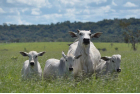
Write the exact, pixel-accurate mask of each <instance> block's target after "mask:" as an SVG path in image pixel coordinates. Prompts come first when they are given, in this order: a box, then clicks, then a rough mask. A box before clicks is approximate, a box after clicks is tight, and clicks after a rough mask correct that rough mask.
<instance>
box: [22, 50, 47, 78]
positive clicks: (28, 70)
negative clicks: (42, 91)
mask: <svg viewBox="0 0 140 94" xmlns="http://www.w3.org/2000/svg"><path fill="white" fill-rule="evenodd" d="M44 53H45V52H39V53H37V52H36V51H30V52H29V53H27V52H20V54H21V55H23V56H28V57H29V60H26V61H25V62H24V64H23V68H22V71H21V75H22V78H23V80H25V79H31V78H36V79H41V78H42V69H41V66H40V63H39V62H38V59H37V56H43V54H44Z"/></svg>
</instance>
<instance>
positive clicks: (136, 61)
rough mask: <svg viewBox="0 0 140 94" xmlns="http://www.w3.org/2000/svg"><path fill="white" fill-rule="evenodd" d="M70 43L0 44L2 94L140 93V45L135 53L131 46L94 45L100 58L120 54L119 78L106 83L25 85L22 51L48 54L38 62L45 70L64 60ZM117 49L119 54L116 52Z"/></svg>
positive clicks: (83, 82) (61, 80)
mask: <svg viewBox="0 0 140 94" xmlns="http://www.w3.org/2000/svg"><path fill="white" fill-rule="evenodd" d="M69 43H70V42H39V43H36V42H34V43H8V44H6V43H0V93H11V92H13V93H60V92H63V93H75V92H76V93H140V45H138V48H137V49H138V50H137V51H133V50H132V49H131V45H129V46H128V44H125V43H113V46H111V45H110V43H94V45H95V46H96V47H97V48H100V49H103V48H106V51H102V50H100V53H101V56H112V55H113V54H121V56H122V57H121V58H122V59H121V69H122V71H121V73H119V76H118V78H116V79H110V80H104V79H100V78H99V79H95V77H94V76H93V77H92V78H86V79H84V80H82V81H79V82H75V81H70V80H67V79H57V80H53V81H51V82H46V81H44V80H42V81H34V80H31V81H22V80H21V69H22V67H23V62H24V61H25V60H27V59H28V57H23V56H22V55H21V54H20V53H19V51H27V52H29V51H31V50H35V51H37V52H41V51H46V53H45V54H44V55H43V56H42V57H41V56H40V57H38V61H39V62H40V64H41V67H42V70H44V66H45V62H46V60H47V59H50V58H56V59H60V58H61V57H62V55H61V52H62V51H64V52H65V53H67V51H68V48H69V47H68V45H67V44H69ZM115 48H118V50H115Z"/></svg>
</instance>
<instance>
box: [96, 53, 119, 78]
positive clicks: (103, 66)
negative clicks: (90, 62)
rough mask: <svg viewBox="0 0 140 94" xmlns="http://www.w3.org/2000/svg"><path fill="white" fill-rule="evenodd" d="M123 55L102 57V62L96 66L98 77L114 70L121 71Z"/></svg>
mask: <svg viewBox="0 0 140 94" xmlns="http://www.w3.org/2000/svg"><path fill="white" fill-rule="evenodd" d="M120 63H121V55H119V54H117V55H112V57H107V56H106V57H102V58H101V61H100V63H99V64H98V65H97V66H96V74H97V77H99V76H102V75H107V74H112V73H113V72H121V68H120Z"/></svg>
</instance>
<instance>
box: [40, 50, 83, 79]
mask: <svg viewBox="0 0 140 94" xmlns="http://www.w3.org/2000/svg"><path fill="white" fill-rule="evenodd" d="M62 56H63V57H62V58H61V59H60V60H58V59H48V60H47V61H46V64H45V68H44V74H43V76H44V79H49V78H57V77H63V76H68V75H70V74H72V71H73V70H74V69H73V63H74V61H75V59H78V58H79V57H80V56H81V55H78V56H72V55H71V56H66V55H65V53H64V52H62Z"/></svg>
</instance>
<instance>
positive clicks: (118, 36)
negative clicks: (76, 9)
mask: <svg viewBox="0 0 140 94" xmlns="http://www.w3.org/2000/svg"><path fill="white" fill-rule="evenodd" d="M120 21H124V22H129V23H131V25H130V28H131V29H132V30H133V31H134V32H135V31H136V30H140V19H135V18H130V19H114V20H107V19H104V20H103V21H99V22H96V23H95V22H84V23H82V22H73V23H71V22H70V21H65V22H62V23H60V22H58V23H56V24H53V23H52V24H50V25H44V24H38V25H15V24H5V23H4V24H3V25H0V42H40V41H44V42H50V41H60V42H61V41H65V42H67V41H73V40H74V39H73V38H71V37H70V35H69V34H68V31H74V32H76V30H77V29H79V30H91V31H92V33H95V32H103V34H102V36H101V37H100V38H99V39H93V40H94V41H100V42H124V38H123V35H122V34H123V32H124V30H123V29H122V28H121V27H120V25H119V24H120Z"/></svg>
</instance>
